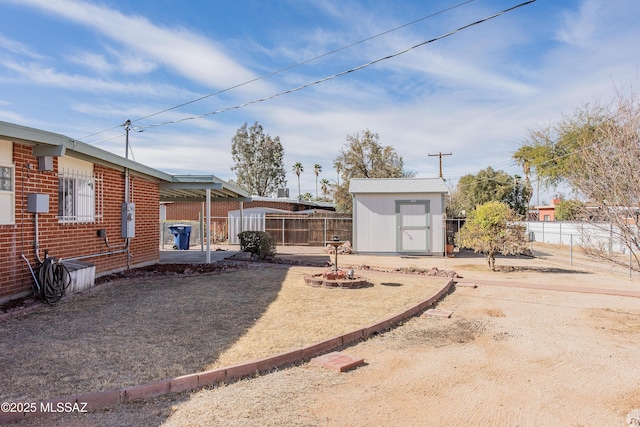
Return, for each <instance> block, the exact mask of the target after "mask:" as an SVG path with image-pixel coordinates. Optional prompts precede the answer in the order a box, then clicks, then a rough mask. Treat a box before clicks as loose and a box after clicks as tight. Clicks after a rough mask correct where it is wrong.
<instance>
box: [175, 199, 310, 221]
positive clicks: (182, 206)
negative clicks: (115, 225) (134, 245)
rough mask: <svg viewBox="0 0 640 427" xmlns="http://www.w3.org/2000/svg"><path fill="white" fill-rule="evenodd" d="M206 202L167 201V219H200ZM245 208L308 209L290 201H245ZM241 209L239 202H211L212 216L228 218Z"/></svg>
mask: <svg viewBox="0 0 640 427" xmlns="http://www.w3.org/2000/svg"><path fill="white" fill-rule="evenodd" d="M203 206H204V204H203V203H201V202H179V203H167V221H198V219H199V216H198V215H199V214H200V212H203V213H205V210H204V209H203ZM243 207H244V209H249V208H273V209H282V210H286V211H291V212H295V211H299V210H303V209H306V208H307V207H306V206H304V205H300V204H298V203H288V202H284V203H283V202H268V201H257V202H244V204H243ZM238 209H240V203H239V202H211V217H212V218H216V217H222V218H227V214H228V212H229V211H237V210H238Z"/></svg>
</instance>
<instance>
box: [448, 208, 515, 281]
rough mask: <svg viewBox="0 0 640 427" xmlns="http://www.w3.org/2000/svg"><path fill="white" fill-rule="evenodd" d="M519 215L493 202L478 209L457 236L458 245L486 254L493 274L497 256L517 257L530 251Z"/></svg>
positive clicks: (470, 215) (468, 217)
mask: <svg viewBox="0 0 640 427" xmlns="http://www.w3.org/2000/svg"><path fill="white" fill-rule="evenodd" d="M517 220H518V215H517V214H516V213H515V212H514V211H513V209H511V208H510V207H509V205H507V204H506V203H503V202H498V201H492V202H487V203H485V204H482V205H480V206H478V207H477V208H476V209H474V210H473V211H471V213H470V214H469V215H468V216H467V220H466V221H465V223H464V225H463V226H462V228H461V229H460V231H459V232H458V235H457V238H458V245H459V246H460V247H463V248H470V249H473V250H474V252H476V253H482V254H484V257H485V259H486V260H487V264H488V265H489V269H490V270H492V271H494V270H495V269H496V268H495V265H496V255H498V254H503V255H514V254H521V253H525V252H526V251H527V240H526V238H525V228H524V226H522V225H519V224H518V222H517Z"/></svg>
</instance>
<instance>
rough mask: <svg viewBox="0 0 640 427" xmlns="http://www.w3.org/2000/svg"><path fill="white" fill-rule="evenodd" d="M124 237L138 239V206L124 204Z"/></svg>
mask: <svg viewBox="0 0 640 427" xmlns="http://www.w3.org/2000/svg"><path fill="white" fill-rule="evenodd" d="M122 237H124V238H131V237H136V204H135V203H127V202H124V203H123V204H122Z"/></svg>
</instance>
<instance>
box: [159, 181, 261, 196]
mask: <svg viewBox="0 0 640 427" xmlns="http://www.w3.org/2000/svg"><path fill="white" fill-rule="evenodd" d="M172 178H173V179H172V181H171V182H161V183H160V185H159V187H160V201H161V202H204V201H206V193H207V190H209V191H210V194H211V198H212V199H224V201H225V202H233V201H236V202H249V201H251V197H250V195H249V194H248V193H247V192H246V191H244V190H243V189H241V188H239V187H237V186H235V185H233V184H230V183H228V182H226V181H223V180H221V179H220V178H218V177H216V176H214V175H173V176H172Z"/></svg>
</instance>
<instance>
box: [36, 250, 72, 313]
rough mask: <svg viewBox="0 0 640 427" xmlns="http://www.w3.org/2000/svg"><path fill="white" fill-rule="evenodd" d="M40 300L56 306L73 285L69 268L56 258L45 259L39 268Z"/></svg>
mask: <svg viewBox="0 0 640 427" xmlns="http://www.w3.org/2000/svg"><path fill="white" fill-rule="evenodd" d="M38 282H39V285H40V286H39V291H40V295H39V297H40V299H41V300H42V301H44V302H46V303H47V304H54V303H56V302H58V301H60V299H61V298H62V296H63V295H64V291H65V290H66V289H67V288H68V287H69V284H70V283H71V274H70V273H69V270H68V269H67V267H66V266H65V265H64V264H63V263H62V262H60V261H58V260H57V259H55V258H45V260H44V261H43V262H42V264H40V267H39V268H38Z"/></svg>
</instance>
